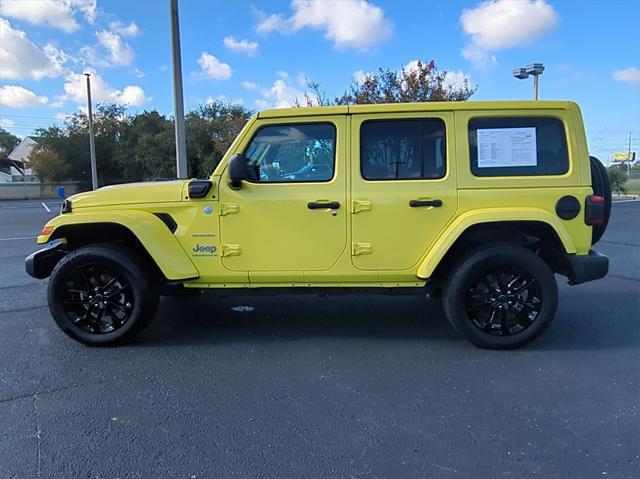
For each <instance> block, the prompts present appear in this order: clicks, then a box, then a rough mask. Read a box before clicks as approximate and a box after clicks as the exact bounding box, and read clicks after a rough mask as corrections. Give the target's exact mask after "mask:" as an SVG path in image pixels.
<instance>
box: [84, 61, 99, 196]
mask: <svg viewBox="0 0 640 479" xmlns="http://www.w3.org/2000/svg"><path fill="white" fill-rule="evenodd" d="M84 75H85V76H86V77H87V107H88V110H89V111H88V113H89V149H90V152H91V186H92V189H94V190H97V189H98V171H97V168H96V141H95V138H94V137H93V108H92V107H91V73H85V74H84Z"/></svg>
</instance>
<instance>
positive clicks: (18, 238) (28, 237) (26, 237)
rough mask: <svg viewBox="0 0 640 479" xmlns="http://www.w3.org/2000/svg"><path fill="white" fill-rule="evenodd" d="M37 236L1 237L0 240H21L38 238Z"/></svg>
mask: <svg viewBox="0 0 640 479" xmlns="http://www.w3.org/2000/svg"><path fill="white" fill-rule="evenodd" d="M36 238H37V236H18V237H17V238H0V241H19V240H28V239H36Z"/></svg>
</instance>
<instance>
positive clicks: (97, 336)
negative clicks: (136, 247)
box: [47, 244, 158, 345]
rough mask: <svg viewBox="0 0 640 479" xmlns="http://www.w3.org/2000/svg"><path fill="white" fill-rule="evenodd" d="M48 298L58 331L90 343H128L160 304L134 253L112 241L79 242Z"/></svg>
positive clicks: (53, 278) (149, 274)
mask: <svg viewBox="0 0 640 479" xmlns="http://www.w3.org/2000/svg"><path fill="white" fill-rule="evenodd" d="M47 296H48V301H49V311H50V312H51V315H52V316H53V319H54V320H55V322H56V323H57V324H58V326H59V327H60V329H62V331H64V333H66V334H67V335H68V336H70V337H71V338H73V339H75V340H76V341H79V342H81V343H84V344H88V345H109V344H121V343H124V342H127V341H130V340H131V339H133V338H134V337H135V336H136V335H138V334H139V333H140V332H142V330H143V329H145V328H146V327H147V326H148V325H149V324H150V323H151V321H152V320H153V317H154V315H155V312H156V310H157V307H158V286H157V281H156V280H155V275H154V274H153V273H152V272H151V271H150V270H149V269H148V268H147V267H146V265H145V264H144V262H143V261H142V260H141V259H140V258H139V257H138V256H137V255H136V254H135V252H134V251H132V250H130V249H128V248H126V247H124V246H121V245H115V244H96V245H89V246H83V247H81V248H78V249H76V250H74V251H72V252H71V253H69V254H68V255H67V256H65V257H64V258H63V259H62V260H61V261H60V262H59V263H58V264H57V265H56V267H55V268H54V270H53V272H52V274H51V278H50V279H49V286H48V290H47Z"/></svg>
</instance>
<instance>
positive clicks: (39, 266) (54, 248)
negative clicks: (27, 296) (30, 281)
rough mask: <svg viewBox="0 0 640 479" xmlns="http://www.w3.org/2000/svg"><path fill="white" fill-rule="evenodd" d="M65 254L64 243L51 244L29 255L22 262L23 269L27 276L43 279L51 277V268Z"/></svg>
mask: <svg viewBox="0 0 640 479" xmlns="http://www.w3.org/2000/svg"><path fill="white" fill-rule="evenodd" d="M66 254H67V249H66V245H65V244H64V243H51V244H49V245H47V246H46V247H45V248H42V249H41V250H38V251H36V252H35V253H31V254H30V255H29V256H27V258H26V259H25V260H24V269H25V270H26V271H27V274H28V275H29V276H33V277H34V278H36V279H44V278H47V277H49V275H51V272H52V271H53V268H54V267H55V265H56V264H58V261H60V260H61V259H62V258H63V257H64V255H66Z"/></svg>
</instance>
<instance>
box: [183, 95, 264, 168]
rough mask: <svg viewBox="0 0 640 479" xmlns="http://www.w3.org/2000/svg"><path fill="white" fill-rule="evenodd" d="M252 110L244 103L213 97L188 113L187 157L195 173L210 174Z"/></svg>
mask: <svg viewBox="0 0 640 479" xmlns="http://www.w3.org/2000/svg"><path fill="white" fill-rule="evenodd" d="M251 115H252V112H251V111H250V110H248V109H247V108H245V107H243V106H242V105H237V104H230V103H223V102H220V101H213V102H211V103H207V104H206V105H200V106H198V107H196V108H195V109H194V110H192V111H191V112H189V113H188V114H187V116H186V122H185V123H186V137H187V158H188V161H189V171H190V174H191V176H197V177H206V176H209V175H210V174H211V173H212V172H213V170H214V169H215V167H216V166H217V165H218V163H219V162H220V160H221V159H222V157H223V156H224V154H225V152H226V151H227V149H228V148H229V146H231V143H233V140H235V138H236V137H237V136H238V133H240V131H241V130H242V128H243V127H244V125H245V124H246V123H247V121H248V120H249V118H250V117H251Z"/></svg>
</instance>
